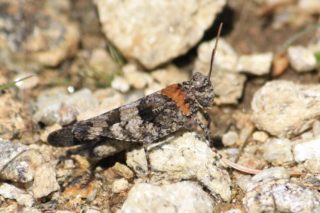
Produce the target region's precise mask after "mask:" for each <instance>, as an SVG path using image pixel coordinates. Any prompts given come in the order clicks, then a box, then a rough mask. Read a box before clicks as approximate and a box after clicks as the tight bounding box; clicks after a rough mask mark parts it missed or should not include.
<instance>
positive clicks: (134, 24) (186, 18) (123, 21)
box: [95, 0, 226, 69]
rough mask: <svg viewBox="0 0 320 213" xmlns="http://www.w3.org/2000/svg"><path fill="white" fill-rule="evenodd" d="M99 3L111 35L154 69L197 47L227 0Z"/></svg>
mask: <svg viewBox="0 0 320 213" xmlns="http://www.w3.org/2000/svg"><path fill="white" fill-rule="evenodd" d="M95 3H96V5H97V8H98V12H99V18H100V22H101V24H102V29H103V31H104V33H105V35H106V36H107V37H108V39H110V41H112V43H113V44H115V45H116V46H117V48H118V49H119V50H120V51H121V52H122V53H123V55H124V56H126V57H127V58H134V59H137V60H139V61H140V62H141V63H142V64H143V65H144V66H145V67H147V68H148V69H152V68H154V67H156V66H158V65H160V64H163V63H165V62H167V61H169V60H170V59H172V58H174V57H177V56H179V55H182V54H184V53H186V52H187V51H188V50H189V49H190V48H191V47H193V46H194V45H195V44H196V43H197V42H198V41H199V40H200V39H201V38H202V36H203V34H204V32H205V30H206V29H207V28H208V27H209V26H211V24H212V22H213V21H214V19H215V17H216V15H217V14H218V13H219V12H220V11H221V10H222V7H223V6H224V5H225V4H226V1H225V0H215V1H205V0H200V1H196V0H191V1H183V0H178V1H170V0H165V1H154V2H151V1H148V0H140V1H128V2H122V1H112V0H107V1H106V0H95ZM177 11H179V12H178V13H177Z"/></svg>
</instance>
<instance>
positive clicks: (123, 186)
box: [112, 178, 129, 193]
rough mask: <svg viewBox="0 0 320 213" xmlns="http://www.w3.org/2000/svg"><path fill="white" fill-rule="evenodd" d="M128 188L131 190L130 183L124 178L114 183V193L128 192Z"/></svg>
mask: <svg viewBox="0 0 320 213" xmlns="http://www.w3.org/2000/svg"><path fill="white" fill-rule="evenodd" d="M128 188H129V182H128V181H127V180H126V179H124V178H120V179H116V180H115V181H114V182H113V183H112V192H113V193H120V192H123V191H126V190H127V189H128Z"/></svg>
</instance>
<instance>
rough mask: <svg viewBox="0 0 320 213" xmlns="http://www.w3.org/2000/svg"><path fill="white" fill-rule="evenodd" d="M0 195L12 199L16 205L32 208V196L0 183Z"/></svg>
mask: <svg viewBox="0 0 320 213" xmlns="http://www.w3.org/2000/svg"><path fill="white" fill-rule="evenodd" d="M0 195H1V196H3V197H5V198H9V199H14V200H16V201H17V202H18V204H20V205H23V206H27V207H31V206H33V204H34V202H35V201H34V199H33V197H32V195H30V194H28V193H27V192H25V191H23V190H21V189H19V188H17V187H15V186H13V185H10V184H7V183H2V184H1V185H0Z"/></svg>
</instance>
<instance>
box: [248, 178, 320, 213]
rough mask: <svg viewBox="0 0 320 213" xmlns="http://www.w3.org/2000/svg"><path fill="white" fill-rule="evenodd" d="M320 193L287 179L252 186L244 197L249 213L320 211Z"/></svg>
mask: <svg viewBox="0 0 320 213" xmlns="http://www.w3.org/2000/svg"><path fill="white" fill-rule="evenodd" d="M319 203H320V193H319V192H318V191H317V190H312V189H309V188H307V187H304V186H300V185H298V184H296V183H293V182H290V181H288V180H287V179H282V180H270V181H265V182H263V183H260V184H258V185H256V187H254V188H251V189H250V190H248V191H247V192H246V194H245V197H244V198H243V205H244V207H245V210H246V212H248V213H263V212H292V213H300V212H314V213H316V212H320V205H319Z"/></svg>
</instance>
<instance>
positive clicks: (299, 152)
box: [293, 138, 320, 163]
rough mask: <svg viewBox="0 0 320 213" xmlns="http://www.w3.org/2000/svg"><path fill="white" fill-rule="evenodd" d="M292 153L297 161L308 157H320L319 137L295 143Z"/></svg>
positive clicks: (308, 158)
mask: <svg viewBox="0 0 320 213" xmlns="http://www.w3.org/2000/svg"><path fill="white" fill-rule="evenodd" d="M293 154H294V159H295V161H296V162H297V163H300V162H303V161H305V160H310V159H320V138H315V139H312V140H310V141H307V142H303V143H299V144H297V145H295V146H294V148H293Z"/></svg>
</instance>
